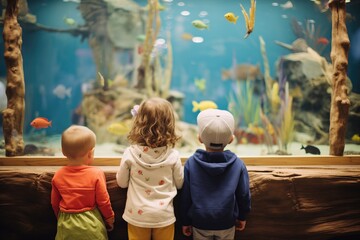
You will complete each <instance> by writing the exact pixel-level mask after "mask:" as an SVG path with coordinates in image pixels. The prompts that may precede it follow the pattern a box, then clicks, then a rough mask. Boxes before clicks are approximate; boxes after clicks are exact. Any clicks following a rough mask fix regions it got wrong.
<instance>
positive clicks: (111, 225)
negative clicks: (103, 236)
mask: <svg viewBox="0 0 360 240" xmlns="http://www.w3.org/2000/svg"><path fill="white" fill-rule="evenodd" d="M114 222H115V217H111V218H108V219H106V220H105V226H106V230H107V231H108V232H111V231H112V230H113V229H114Z"/></svg>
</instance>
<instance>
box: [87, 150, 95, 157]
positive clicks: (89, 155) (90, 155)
mask: <svg viewBox="0 0 360 240" xmlns="http://www.w3.org/2000/svg"><path fill="white" fill-rule="evenodd" d="M94 151H95V148H92V149H91V150H90V151H89V152H88V154H87V155H88V158H91V157H92V156H93V154H94Z"/></svg>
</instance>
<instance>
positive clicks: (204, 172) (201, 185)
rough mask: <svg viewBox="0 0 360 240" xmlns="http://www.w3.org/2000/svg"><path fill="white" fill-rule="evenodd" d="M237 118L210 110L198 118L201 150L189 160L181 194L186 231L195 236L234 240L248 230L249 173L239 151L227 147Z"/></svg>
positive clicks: (197, 237) (184, 229)
mask: <svg viewBox="0 0 360 240" xmlns="http://www.w3.org/2000/svg"><path fill="white" fill-rule="evenodd" d="M234 122H235V121H234V117H233V116H232V114H231V113H230V112H228V111H224V110H218V109H207V110H204V111H202V112H200V114H199V115H198V117H197V123H198V127H199V135H198V137H199V141H200V142H201V143H203V144H204V145H205V149H206V150H202V149H198V150H196V152H195V153H194V154H193V155H192V156H191V157H190V158H189V159H188V160H187V162H186V164H185V168H184V185H183V190H182V195H181V205H182V211H181V212H182V215H183V216H182V221H183V222H182V223H183V227H182V232H183V234H184V235H186V236H190V235H191V234H193V239H198V240H199V239H234V237H235V230H239V231H242V230H244V229H245V224H246V215H247V213H248V212H249V211H250V201H251V195H250V188H249V176H248V172H247V169H246V166H245V164H244V162H243V161H242V160H240V159H239V158H238V157H237V156H236V154H235V153H233V152H231V151H230V150H225V151H224V148H225V147H226V145H227V144H229V143H231V142H232V141H233V139H234V135H233V132H234V127H235V126H234V125H235V123H234Z"/></svg>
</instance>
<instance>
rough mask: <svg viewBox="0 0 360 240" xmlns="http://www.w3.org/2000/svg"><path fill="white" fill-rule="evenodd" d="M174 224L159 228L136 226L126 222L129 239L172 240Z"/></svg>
mask: <svg viewBox="0 0 360 240" xmlns="http://www.w3.org/2000/svg"><path fill="white" fill-rule="evenodd" d="M174 233H175V224H171V225H169V226H166V227H161V228H143V227H136V226H134V225H131V224H129V223H128V235H129V240H164V239H166V240H173V239H174Z"/></svg>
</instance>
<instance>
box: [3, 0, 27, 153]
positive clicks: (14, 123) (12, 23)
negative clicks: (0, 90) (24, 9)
mask: <svg viewBox="0 0 360 240" xmlns="http://www.w3.org/2000/svg"><path fill="white" fill-rule="evenodd" d="M18 11H19V1H18V0H8V1H7V7H6V12H5V18H4V30H3V39H4V47H5V50H4V57H5V63H6V80H7V84H6V95H7V98H8V104H7V108H6V109H5V110H4V111H3V131H4V138H5V155H6V156H18V155H22V154H23V151H24V140H23V126H24V110H25V101H24V97H25V82H24V69H23V59H22V55H21V45H22V29H21V27H20V25H19V23H18V21H17V16H18Z"/></svg>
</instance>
